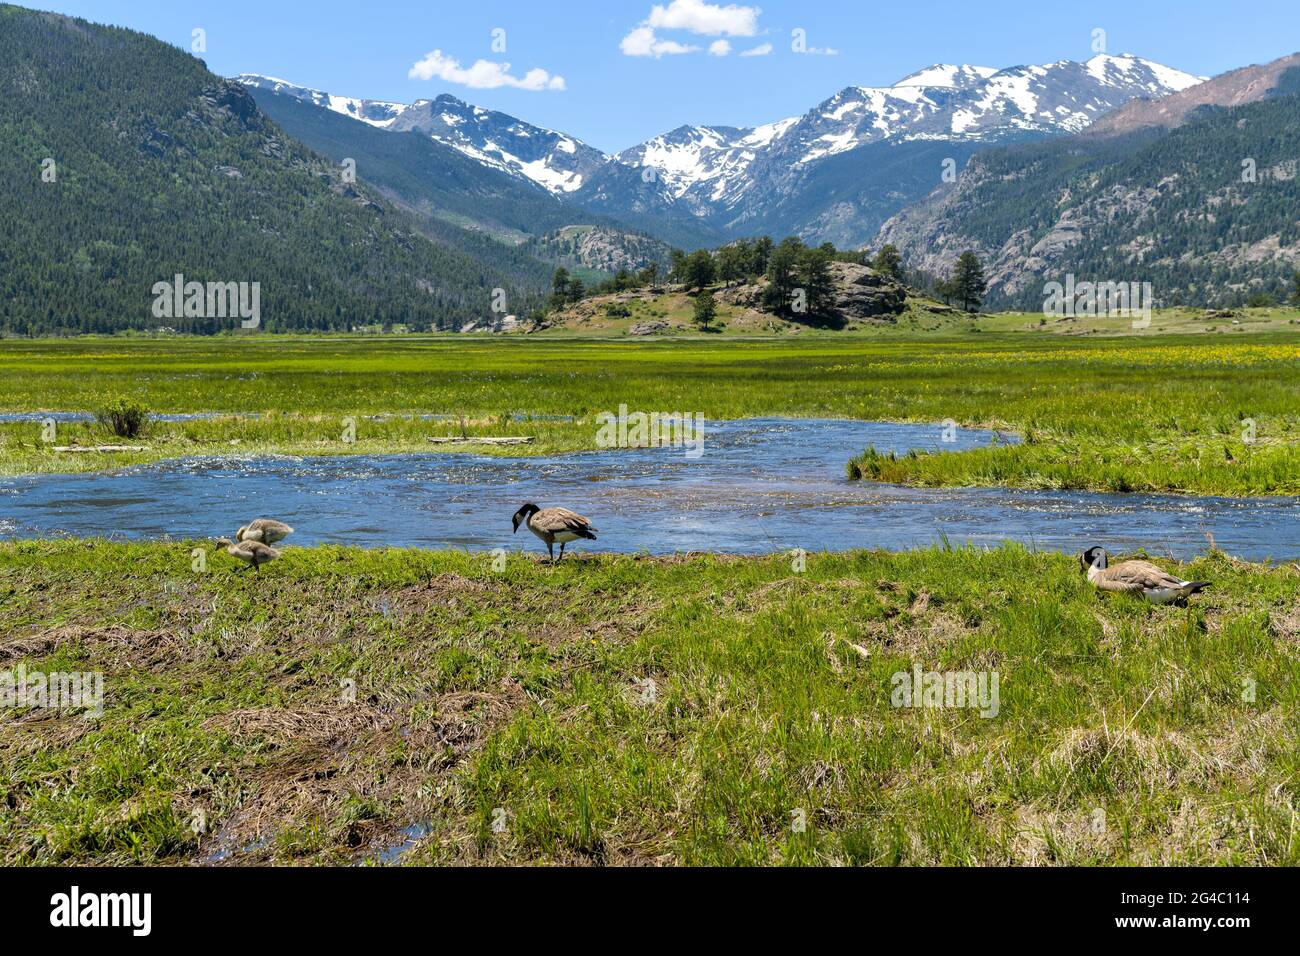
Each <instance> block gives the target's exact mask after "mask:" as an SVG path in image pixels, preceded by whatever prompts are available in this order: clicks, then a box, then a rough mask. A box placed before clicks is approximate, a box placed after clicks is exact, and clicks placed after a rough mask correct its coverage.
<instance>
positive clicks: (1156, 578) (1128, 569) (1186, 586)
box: [1079, 548, 1210, 604]
mask: <svg viewBox="0 0 1300 956" xmlns="http://www.w3.org/2000/svg"><path fill="white" fill-rule="evenodd" d="M1079 564H1081V565H1082V566H1083V570H1084V571H1085V572H1086V573H1087V575H1088V580H1089V581H1091V582H1092V584H1093V585H1094V586H1095V587H1097V588H1099V589H1100V590H1102V591H1118V592H1120V593H1122V594H1134V595H1141V596H1142V597H1144V598H1146V599H1147V600H1148V601H1150V602H1151V603H1152V604H1169V603H1170V602H1171V601H1185V600H1186V599H1187V598H1189V597H1190V596H1191V595H1193V594H1195V593H1196V592H1198V591H1203V590H1205V589H1206V588H1208V587H1209V586H1210V582H1209V581H1184V580H1183V579H1182V578H1176V577H1174V576H1173V575H1172V574H1169V573H1168V572H1166V571H1162V570H1160V569H1159V568H1158V567H1156V566H1155V565H1154V564H1152V563H1151V562H1150V561H1121V562H1120V563H1119V564H1117V565H1115V566H1114V567H1110V555H1108V554H1107V553H1106V549H1105V548H1089V549H1088V550H1087V551H1085V552H1083V554H1081V555H1079Z"/></svg>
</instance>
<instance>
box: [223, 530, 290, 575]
mask: <svg viewBox="0 0 1300 956" xmlns="http://www.w3.org/2000/svg"><path fill="white" fill-rule="evenodd" d="M217 545H218V546H219V547H222V548H225V549H226V554H228V555H230V556H231V557H232V558H238V559H239V560H240V561H243V562H244V563H245V564H246V565H248V566H249V567H251V568H252V569H253V570H254V571H257V569H258V568H260V567H261V566H262V565H263V564H267V563H269V562H271V561H274V560H275V559H276V558H278V557H279V556H280V552H279V551H277V550H276V549H275V548H272V547H271V546H269V545H265V544H262V542H260V541H240V542H239V543H238V544H236V543H235V542H234V541H231V540H230V539H229V538H218V539H217ZM258 573H259V574H260V573H261V572H260V571H258Z"/></svg>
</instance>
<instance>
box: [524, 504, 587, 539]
mask: <svg viewBox="0 0 1300 956" xmlns="http://www.w3.org/2000/svg"><path fill="white" fill-rule="evenodd" d="M529 523H530V524H531V525H533V527H535V528H538V529H539V530H541V531H549V532H550V533H551V534H558V533H559V532H561V531H572V532H573V533H574V534H582V533H583V532H586V531H590V530H591V522H590V521H588V520H587V519H586V518H584V517H583V516H582V515H580V514H577V513H576V512H573V511H570V510H569V509H568V508H543V509H542V510H541V511H539V512H537V514H535V515H533V520H532V521H531V522H529Z"/></svg>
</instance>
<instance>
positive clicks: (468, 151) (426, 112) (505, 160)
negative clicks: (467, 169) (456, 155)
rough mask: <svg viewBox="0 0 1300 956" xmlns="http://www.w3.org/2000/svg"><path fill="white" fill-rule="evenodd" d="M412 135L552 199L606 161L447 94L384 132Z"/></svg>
mask: <svg viewBox="0 0 1300 956" xmlns="http://www.w3.org/2000/svg"><path fill="white" fill-rule="evenodd" d="M388 128H389V129H391V130H394V131H402V130H415V131H416V132H419V133H424V134H426V135H428V136H432V137H433V138H434V139H436V140H440V141H441V142H444V143H446V144H447V145H449V146H452V147H454V148H456V149H458V150H460V151H461V152H462V153H464V154H465V155H467V156H473V157H474V158H475V159H477V160H479V161H481V162H484V163H487V164H488V165H489V166H497V167H499V168H501V169H504V170H506V171H507V172H513V173H515V174H517V175H520V176H524V177H526V178H527V179H531V180H532V181H533V182H535V183H538V184H539V185H541V186H544V187H545V188H546V189H548V190H550V191H551V192H553V193H571V192H574V191H575V190H577V189H580V188H582V184H583V183H584V182H585V181H586V180H587V177H588V176H590V175H591V173H592V171H593V170H596V169H599V168H600V167H602V166H604V165H605V164H606V163H607V162H609V157H608V156H606V155H605V154H604V153H602V152H601V151H600V150H598V149H593V148H592V147H590V146H588V145H587V144H586V143H584V142H582V141H581V140H578V139H575V138H573V137H572V136H566V135H565V134H564V133H557V132H556V131H555V130H550V129H543V128H542V127H540V126H533V125H532V124H531V123H525V122H524V121H522V120H518V119H515V118H514V117H513V116H508V115H507V114H505V113H498V112H496V111H494V110H486V109H483V108H482V107H481V106H471V105H470V104H469V103H465V102H463V101H462V100H458V99H456V97H454V96H448V95H446V94H444V95H442V96H439V97H438V98H437V99H434V100H419V101H418V102H416V103H414V104H412V105H411V106H409V107H407V108H406V109H405V110H403V111H402V112H401V113H400V114H398V116H397V118H396V119H395V120H393V123H392V125H391V126H389V127H388Z"/></svg>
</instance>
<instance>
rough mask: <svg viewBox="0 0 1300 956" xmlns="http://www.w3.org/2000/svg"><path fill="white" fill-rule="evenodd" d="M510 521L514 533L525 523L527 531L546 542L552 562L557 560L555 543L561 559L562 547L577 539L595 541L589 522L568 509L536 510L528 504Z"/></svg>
mask: <svg viewBox="0 0 1300 956" xmlns="http://www.w3.org/2000/svg"><path fill="white" fill-rule="evenodd" d="M511 520H512V522H513V523H514V526H515V531H518V530H519V525H520V523H521V522H523V523H527V525H528V530H529V531H531V532H532V533H533V534H535V535H537V537H539V538H541V539H542V540H543V541H545V542H546V552H547V554H549V555H550V556H551V560H552V561H556V560H558V559H557V558H556V557H555V550H554V545H555V542H557V541H558V542H560V558H563V557H564V546H565V545H566V544H568V543H569V542H570V541H576V540H577V539H578V538H587V539H589V540H591V541H595V540H596V529H595V528H593V527H592V526H591V522H590V521H588V520H587V519H586V518H584V517H583V516H582V515H580V514H575V513H573V512H572V511H570V510H569V509H568V508H538V507H537V505H535V504H533V503H532V502H529V503H528V504H526V505H524V506H523V507H522V508H520V509H519V510H518V511H516V512H515V516H514V518H512V519H511ZM512 533H513V532H512Z"/></svg>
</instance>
